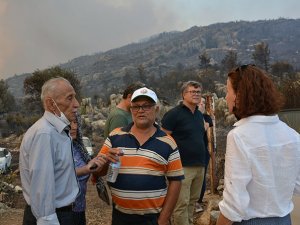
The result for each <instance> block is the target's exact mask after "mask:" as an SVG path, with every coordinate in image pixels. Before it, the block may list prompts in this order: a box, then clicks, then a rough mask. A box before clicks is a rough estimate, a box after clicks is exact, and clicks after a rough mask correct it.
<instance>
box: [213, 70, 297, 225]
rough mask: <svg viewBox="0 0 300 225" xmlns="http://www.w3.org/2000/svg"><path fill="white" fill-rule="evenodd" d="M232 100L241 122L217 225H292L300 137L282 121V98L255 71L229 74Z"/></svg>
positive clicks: (230, 139)
mask: <svg viewBox="0 0 300 225" xmlns="http://www.w3.org/2000/svg"><path fill="white" fill-rule="evenodd" d="M226 100H227V104H228V108H229V111H230V112H231V113H234V114H235V116H236V117H237V118H238V119H239V121H238V122H237V123H235V124H234V126H235V128H234V129H233V130H232V131H230V132H229V134H228V136H227V146H226V156H225V189H224V192H223V200H222V201H221V202H220V203H219V207H220V211H221V213H220V216H219V219H218V221H217V225H231V224H240V225H252V224H253V225H254V224H255V225H269V224H272V225H281V224H282V225H283V224H284V225H290V224H291V219H290V213H291V211H292V210H293V202H292V195H293V194H300V163H299V162H300V137H299V134H298V133H297V132H296V131H295V130H293V129H291V128H290V127H288V126H287V125H286V124H285V123H283V122H282V121H280V120H279V118H278V116H277V115H276V113H277V112H278V111H279V109H280V107H281V106H282V105H283V100H282V97H281V95H280V93H279V92H278V91H277V90H276V88H275V86H274V84H273V83H272V81H271V79H270V78H269V77H268V76H267V74H266V73H265V72H264V71H263V70H261V69H259V68H257V67H255V66H253V65H245V66H241V67H238V68H237V69H235V70H233V71H231V72H230V73H229V74H228V79H227V95H226Z"/></svg>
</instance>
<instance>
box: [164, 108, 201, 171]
mask: <svg viewBox="0 0 300 225" xmlns="http://www.w3.org/2000/svg"><path fill="white" fill-rule="evenodd" d="M161 123H162V127H163V128H165V129H166V130H169V131H172V137H173V138H174V139H175V141H176V143H177V145H178V148H179V152H180V157H181V161H182V165H183V166H205V161H206V160H205V158H206V157H205V156H206V149H205V144H204V134H205V129H204V124H203V123H204V122H203V115H202V113H201V112H200V111H199V110H198V109H196V110H195V112H194V113H192V111H191V110H190V109H189V108H188V107H186V106H185V105H183V104H180V105H178V106H176V107H175V108H173V109H171V110H170V111H168V112H167V113H166V114H165V115H164V117H163V119H162V121H161Z"/></svg>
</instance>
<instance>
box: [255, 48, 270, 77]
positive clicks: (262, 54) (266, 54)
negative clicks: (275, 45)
mask: <svg viewBox="0 0 300 225" xmlns="http://www.w3.org/2000/svg"><path fill="white" fill-rule="evenodd" d="M252 58H253V60H254V63H255V64H256V65H257V66H260V67H261V68H264V69H265V70H266V71H268V70H269V63H270V50H269V45H268V44H267V43H265V42H261V43H259V44H257V45H255V47H254V52H253V54H252Z"/></svg>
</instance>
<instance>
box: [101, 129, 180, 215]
mask: <svg viewBox="0 0 300 225" xmlns="http://www.w3.org/2000/svg"><path fill="white" fill-rule="evenodd" d="M131 126H132V124H130V125H129V126H127V127H125V128H117V129H115V130H114V131H112V132H111V133H110V135H109V137H108V138H107V139H106V140H105V143H104V145H103V147H102V148H101V151H100V153H99V154H101V153H102V154H106V153H107V151H108V149H109V148H117V147H120V148H122V149H123V150H124V156H121V157H120V162H121V168H120V170H119V175H118V177H117V180H116V182H115V183H110V188H111V194H112V200H113V202H114V204H115V207H116V209H118V210H119V211H121V212H123V213H127V214H139V215H144V214H150V213H159V212H160V211H161V209H162V206H163V203H164V200H165V197H166V194H167V187H168V186H167V180H166V178H167V179H168V180H170V181H171V180H182V179H184V175H183V169H182V165H181V160H180V155H179V151H178V148H177V145H176V143H175V141H174V140H173V138H172V137H171V136H169V135H167V134H166V133H165V132H163V131H162V130H161V129H160V128H159V127H158V126H156V125H155V126H156V128H157V130H156V132H155V134H154V135H153V136H152V137H150V138H149V139H148V140H147V141H146V142H145V143H144V144H143V145H140V144H139V142H138V141H137V139H136V138H135V136H134V135H133V134H131V133H130V128H131Z"/></svg>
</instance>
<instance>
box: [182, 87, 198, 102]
mask: <svg viewBox="0 0 300 225" xmlns="http://www.w3.org/2000/svg"><path fill="white" fill-rule="evenodd" d="M183 99H184V101H185V102H186V103H188V104H190V105H195V106H196V105H198V104H199V103H200V101H201V89H200V87H197V88H195V87H194V86H188V87H187V88H186V90H185V91H184V93H183Z"/></svg>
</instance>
